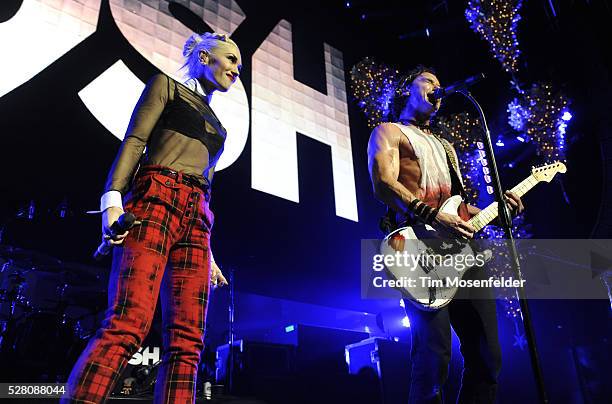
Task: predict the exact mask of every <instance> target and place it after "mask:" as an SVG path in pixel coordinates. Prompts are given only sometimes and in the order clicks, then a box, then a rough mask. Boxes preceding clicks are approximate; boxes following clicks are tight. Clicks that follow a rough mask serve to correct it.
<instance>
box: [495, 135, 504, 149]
mask: <svg viewBox="0 0 612 404" xmlns="http://www.w3.org/2000/svg"><path fill="white" fill-rule="evenodd" d="M495 146H498V147H504V146H505V144H504V138H502V137H501V136H500V137H498V138H497V142H495Z"/></svg>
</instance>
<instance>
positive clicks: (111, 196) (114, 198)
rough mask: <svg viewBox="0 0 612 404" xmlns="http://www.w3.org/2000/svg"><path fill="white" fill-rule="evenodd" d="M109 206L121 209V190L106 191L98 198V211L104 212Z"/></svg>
mask: <svg viewBox="0 0 612 404" xmlns="http://www.w3.org/2000/svg"><path fill="white" fill-rule="evenodd" d="M111 206H115V207H117V208H121V209H123V201H122V200H121V192H119V191H108V192H105V193H104V195H102V198H100V211H101V212H104V211H105V210H106V209H108V208H110V207H111Z"/></svg>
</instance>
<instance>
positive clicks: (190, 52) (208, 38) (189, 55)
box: [181, 32, 238, 78]
mask: <svg viewBox="0 0 612 404" xmlns="http://www.w3.org/2000/svg"><path fill="white" fill-rule="evenodd" d="M226 47H235V48H236V49H237V50H238V45H237V44H236V42H234V41H233V40H232V39H230V37H229V35H227V34H220V33H217V32H205V33H203V34H193V35H191V36H190V37H189V38H188V39H187V41H186V42H185V46H183V56H184V57H185V64H184V65H183V66H182V67H181V69H184V68H187V76H188V77H190V78H195V77H197V76H198V74H199V72H200V69H201V68H202V65H201V63H200V61H199V58H198V55H199V53H200V51H205V52H206V53H208V54H210V53H212V50H213V49H216V48H226Z"/></svg>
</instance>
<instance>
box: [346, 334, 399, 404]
mask: <svg viewBox="0 0 612 404" xmlns="http://www.w3.org/2000/svg"><path fill="white" fill-rule="evenodd" d="M345 355H346V362H347V364H348V367H349V373H351V374H353V375H367V374H373V375H375V378H373V380H374V382H375V383H377V384H378V386H379V389H380V396H381V402H382V403H383V404H400V403H406V402H407V401H408V394H409V390H410V345H409V344H405V343H402V342H396V341H392V340H388V339H383V338H376V337H374V338H368V339H365V340H363V341H361V342H358V343H355V344H350V345H347V346H346V351H345Z"/></svg>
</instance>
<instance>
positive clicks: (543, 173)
mask: <svg viewBox="0 0 612 404" xmlns="http://www.w3.org/2000/svg"><path fill="white" fill-rule="evenodd" d="M565 172H567V167H565V164H563V163H562V162H560V161H555V162H554V163H552V164H547V165H545V166H542V167H533V168H532V169H531V175H533V176H534V177H535V179H536V180H538V181H546V182H550V180H552V179H553V178H554V176H555V175H556V174H557V173H561V174H564V173H565Z"/></svg>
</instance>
